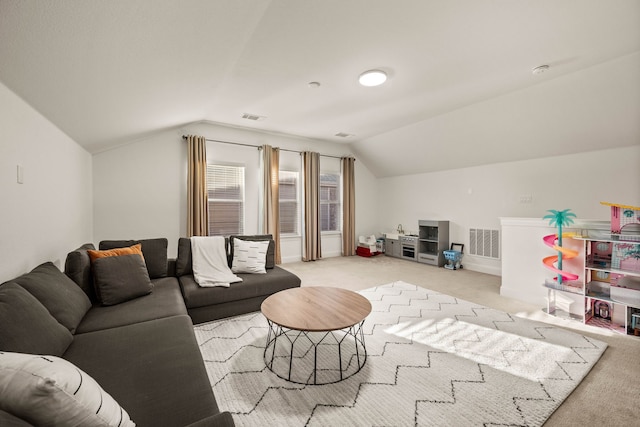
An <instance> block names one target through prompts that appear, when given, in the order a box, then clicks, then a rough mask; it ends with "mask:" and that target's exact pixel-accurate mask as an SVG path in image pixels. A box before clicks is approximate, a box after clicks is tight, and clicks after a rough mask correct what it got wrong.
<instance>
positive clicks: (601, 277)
mask: <svg viewBox="0 0 640 427" xmlns="http://www.w3.org/2000/svg"><path fill="white" fill-rule="evenodd" d="M568 240H573V241H579V242H580V241H581V242H582V244H583V248H582V254H583V256H580V258H582V264H583V271H584V274H583V275H581V276H582V277H579V278H578V280H568V281H563V283H562V284H559V283H557V281H547V282H546V283H545V284H544V286H545V287H546V288H547V308H546V310H545V311H546V312H548V313H549V314H553V315H556V316H559V317H568V318H572V319H576V320H580V321H582V322H583V323H585V324H587V325H592V326H597V327H600V328H606V329H610V330H613V331H617V332H619V333H622V334H627V335H635V336H640V235H624V234H610V233H608V232H603V231H602V230H583V231H582V234H581V235H575V236H572V237H569V238H568ZM570 295H573V296H574V298H563V296H570ZM575 296H578V297H579V300H581V303H582V304H583V307H582V308H583V309H582V310H581V311H579V312H577V313H576V312H572V311H571V310H570V309H569V306H568V305H566V304H567V301H569V305H570V304H571V303H572V302H574V301H575Z"/></svg>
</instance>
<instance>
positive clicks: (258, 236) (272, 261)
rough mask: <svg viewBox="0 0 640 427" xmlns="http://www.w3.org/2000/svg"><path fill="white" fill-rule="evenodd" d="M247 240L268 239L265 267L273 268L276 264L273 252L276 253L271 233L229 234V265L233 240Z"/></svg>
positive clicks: (231, 259)
mask: <svg viewBox="0 0 640 427" xmlns="http://www.w3.org/2000/svg"><path fill="white" fill-rule="evenodd" d="M234 239H240V240H247V241H252V242H261V241H265V240H267V241H269V247H268V248H267V258H266V262H265V268H273V267H275V266H276V262H275V256H276V255H275V254H276V242H274V241H273V237H272V236H271V234H256V235H253V236H230V237H229V248H230V250H229V266H231V263H232V262H233V246H234V244H233V240H234Z"/></svg>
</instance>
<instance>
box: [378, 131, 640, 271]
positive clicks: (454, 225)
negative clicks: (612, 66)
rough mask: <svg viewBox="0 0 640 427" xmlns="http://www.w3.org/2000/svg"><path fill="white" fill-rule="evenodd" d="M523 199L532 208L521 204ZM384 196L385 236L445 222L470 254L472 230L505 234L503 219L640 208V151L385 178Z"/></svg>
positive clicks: (602, 214) (497, 267) (483, 263)
mask: <svg viewBox="0 0 640 427" xmlns="http://www.w3.org/2000/svg"><path fill="white" fill-rule="evenodd" d="M605 144H606V143H603V146H604V145H605ZM522 196H526V197H528V196H531V202H528V203H521V202H520V200H521V197H522ZM379 197H380V201H381V203H380V204H379V218H380V222H379V225H378V231H379V232H384V231H389V230H395V229H396V227H397V225H398V224H399V223H402V224H403V226H404V229H405V230H415V229H417V224H418V220H420V219H445V220H449V221H451V229H450V241H453V242H458V243H463V244H465V248H468V244H469V237H468V235H469V228H490V229H499V228H500V221H499V218H500V217H532V218H538V217H540V218H541V217H543V216H544V215H545V214H546V213H547V212H546V211H547V210H548V209H556V210H558V209H571V210H572V211H573V212H574V213H575V214H576V215H577V216H578V218H588V219H594V220H608V218H609V208H607V207H606V206H602V205H600V202H601V201H608V202H612V203H623V204H629V205H635V206H638V205H640V145H637V146H632V147H626V148H619V149H611V150H602V151H594V152H588V153H582V154H576V155H568V156H558V157H551V158H546V159H535V160H527V161H520V162H511V163H499V164H494V165H487V166H479V167H472V168H466V169H457V170H449V171H444V172H434V173H426V174H418V175H408V176H400V177H394V178H383V179H380V180H379ZM465 251H466V250H465ZM463 264H464V266H465V268H469V269H473V270H477V271H482V272H486V273H490V274H496V275H500V272H501V262H500V260H492V259H488V258H482V257H474V256H470V255H468V254H467V255H465V258H464V262H463Z"/></svg>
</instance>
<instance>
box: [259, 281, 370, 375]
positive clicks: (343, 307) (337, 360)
mask: <svg viewBox="0 0 640 427" xmlns="http://www.w3.org/2000/svg"><path fill="white" fill-rule="evenodd" d="M260 309H261V311H262V314H263V315H264V316H265V317H266V318H267V322H268V323H269V332H268V334H267V343H266V345H265V349H264V355H263V357H264V361H265V364H266V366H267V368H269V370H271V371H272V372H273V373H275V374H276V375H277V376H279V377H280V378H282V379H285V380H287V381H291V382H295V383H300V384H330V383H334V382H338V381H342V380H344V379H346V378H349V377H350V376H352V375H354V374H355V373H357V372H359V371H360V369H362V367H363V366H364V364H365V362H366V360H367V349H366V347H365V343H364V333H363V329H362V326H363V324H364V320H365V318H366V317H367V316H368V315H369V313H371V303H370V302H369V300H367V299H366V298H365V297H363V296H362V295H360V294H358V293H356V292H353V291H348V290H346V289H339V288H328V287H304V288H292V289H287V290H284V291H280V292H278V293H276V294H273V295H271V296H270V297H268V298H267V299H266V300H264V302H263V303H262V306H261V307H260ZM318 373H320V375H318Z"/></svg>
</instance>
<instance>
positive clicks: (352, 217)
mask: <svg viewBox="0 0 640 427" xmlns="http://www.w3.org/2000/svg"><path fill="white" fill-rule="evenodd" d="M355 163H356V159H354V158H353V157H343V158H342V159H340V166H341V169H342V255H343V256H351V255H355V254H356V183H355V173H354V169H355Z"/></svg>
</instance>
